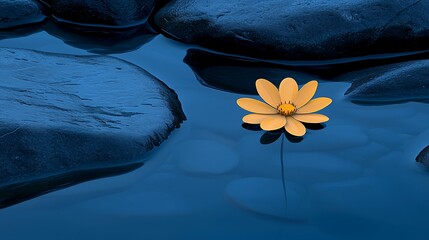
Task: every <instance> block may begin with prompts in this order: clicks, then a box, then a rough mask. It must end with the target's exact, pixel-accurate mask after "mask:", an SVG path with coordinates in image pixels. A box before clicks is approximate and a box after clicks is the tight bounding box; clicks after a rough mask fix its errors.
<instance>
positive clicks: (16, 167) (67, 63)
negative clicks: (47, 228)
mask: <svg viewBox="0 0 429 240" xmlns="http://www.w3.org/2000/svg"><path fill="white" fill-rule="evenodd" d="M0 58H1V61H0V106H1V112H0V187H4V186H7V185H10V184H19V183H23V182H29V181H30V182H31V181H34V180H38V179H43V178H48V177H52V176H58V175H61V174H66V173H68V174H69V173H71V172H74V171H83V170H85V171H87V170H94V169H103V168H111V167H117V166H124V165H127V164H131V163H136V162H141V161H143V160H142V159H143V157H144V156H145V153H146V152H148V151H149V150H151V149H152V148H153V147H154V146H157V145H159V144H160V143H161V142H162V141H163V140H164V139H166V138H167V136H168V135H169V133H170V131H172V130H173V129H174V128H175V127H178V126H179V124H180V123H181V122H182V121H183V120H184V119H185V116H184V114H183V112H182V109H181V105H180V102H179V100H178V98H177V95H176V94H175V93H174V92H173V91H172V90H171V89H170V88H168V87H167V86H166V85H165V84H164V83H162V82H161V81H159V80H158V79H156V78H155V77H153V76H152V75H150V74H149V73H147V72H146V71H144V70H143V69H141V68H139V67H137V66H135V65H133V64H130V63H128V62H125V61H122V60H119V59H116V58H112V57H104V56H73V55H60V54H52V53H43V52H36V51H29V50H20V49H7V48H0ZM69 177H70V175H69ZM0 200H1V199H0Z"/></svg>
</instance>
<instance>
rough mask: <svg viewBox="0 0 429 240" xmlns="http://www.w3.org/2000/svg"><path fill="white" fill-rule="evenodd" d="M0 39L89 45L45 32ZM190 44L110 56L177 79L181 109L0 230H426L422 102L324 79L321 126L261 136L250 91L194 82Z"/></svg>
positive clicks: (218, 233)
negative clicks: (116, 166)
mask: <svg viewBox="0 0 429 240" xmlns="http://www.w3.org/2000/svg"><path fill="white" fill-rule="evenodd" d="M0 47H17V48H27V49H34V50H41V51H47V52H56V53H69V54H88V53H87V52H86V51H84V50H81V49H77V48H73V47H70V46H68V45H66V44H64V43H63V42H62V41H61V40H59V39H57V38H54V37H52V36H50V35H48V34H47V33H45V32H40V33H37V34H33V35H30V36H27V37H23V38H15V39H6V40H0ZM189 47H190V46H187V45H183V44H180V43H177V42H174V41H172V40H169V39H166V38H164V37H162V36H157V37H155V38H154V39H153V40H152V41H150V42H149V43H147V44H146V45H144V46H143V47H141V48H140V49H137V50H135V51H132V52H128V53H124V54H116V55H114V56H116V57H119V58H121V59H125V60H127V61H129V62H132V63H134V64H136V65H139V66H141V67H142V68H144V69H146V70H147V71H149V72H150V73H151V74H153V75H154V76H156V77H157V78H159V79H160V80H162V81H163V82H165V83H166V84H167V85H168V86H170V87H171V88H172V89H174V90H175V91H176V92H177V94H178V96H179V99H180V101H181V102H182V106H183V109H184V112H185V113H186V115H187V118H188V120H187V121H186V122H184V123H183V125H182V127H181V128H180V129H176V130H175V131H173V133H172V134H171V136H170V137H169V139H168V140H167V141H165V142H164V143H163V144H162V145H161V146H160V147H158V148H156V149H155V150H153V151H152V152H151V153H150V154H149V156H148V157H147V158H148V161H147V163H146V164H145V165H144V166H143V167H141V168H139V169H137V170H136V171H133V172H131V173H128V174H124V175H120V176H116V177H110V178H104V179H98V180H94V181H90V182H86V183H82V184H79V185H76V186H73V187H70V188H67V189H63V190H60V191H56V192H53V193H49V194H46V195H44V196H41V197H38V198H35V199H32V200H29V201H26V202H24V203H21V204H18V205H15V206H12V207H9V208H6V209H2V210H0V234H1V239H380V238H383V239H385V238H386V239H404V238H408V239H427V236H428V234H429V229H428V228H427V220H428V219H429V207H428V206H427V205H428V204H429V191H427V189H426V185H427V183H428V182H429V171H427V170H425V169H424V168H421V167H420V166H418V165H417V164H416V163H415V157H416V156H417V154H418V153H419V151H420V150H421V149H422V148H424V147H425V146H427V145H428V144H429V141H428V139H429V130H428V127H429V123H428V122H427V119H429V105H427V104H424V103H403V104H392V105H385V106H360V105H356V104H353V103H350V102H349V101H348V100H347V99H345V98H344V96H343V94H344V92H345V91H346V89H347V88H348V87H349V85H350V84H349V83H343V82H322V83H320V85H319V86H320V87H319V90H318V93H317V94H318V95H319V96H328V97H331V98H332V99H333V104H332V105H331V106H329V107H328V108H327V109H325V110H323V113H325V114H326V115H328V116H329V117H330V119H331V120H330V121H329V122H328V123H327V124H326V126H325V128H324V129H321V130H309V132H308V134H307V135H305V137H304V139H303V140H302V141H300V142H298V143H294V142H290V141H288V140H284V142H283V144H282V138H283V137H280V139H278V140H277V141H274V142H273V143H271V144H261V143H260V141H261V136H263V134H264V132H262V131H251V130H247V129H245V128H243V127H242V126H241V118H242V117H243V116H244V114H245V111H243V110H241V109H239V108H238V107H237V106H236V104H235V101H236V99H237V98H239V97H244V96H246V95H241V94H235V93H229V92H224V91H220V90H215V89H211V88H208V87H205V86H203V85H201V84H200V83H199V82H198V81H197V79H196V77H195V75H194V73H193V72H192V71H191V69H190V68H189V67H188V66H187V65H186V64H185V63H183V58H184V57H185V55H186V50H187V49H188V48H189ZM287 76H291V75H290V74H289V73H288V72H286V71H285V73H284V77H287ZM46 77H49V76H46ZM291 77H296V78H300V80H301V82H303V81H304V82H306V81H309V80H311V77H310V76H306V75H305V74H301V75H300V76H293V75H292V76H291ZM307 78H308V79H307ZM319 80H323V79H319ZM231 81H234V79H231ZM251 81H253V80H251ZM124 84H127V80H126V79H124ZM282 152H283V163H284V168H283V170H284V179H285V186H284V188H283V185H282V178H281V176H282V175H281V174H282V171H281V170H282V168H281V166H282V165H281V160H282V159H281V156H282V155H281V154H282ZM284 189H285V192H284Z"/></svg>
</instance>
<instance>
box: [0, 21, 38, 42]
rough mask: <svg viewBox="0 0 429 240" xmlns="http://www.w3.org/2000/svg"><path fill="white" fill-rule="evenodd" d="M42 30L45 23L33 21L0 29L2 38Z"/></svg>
mask: <svg viewBox="0 0 429 240" xmlns="http://www.w3.org/2000/svg"><path fill="white" fill-rule="evenodd" d="M41 31H43V23H33V24H26V25H23V26H18V27H13V28H6V29H0V40H2V39H7V38H17V37H25V36H28V35H31V34H34V33H38V32H41Z"/></svg>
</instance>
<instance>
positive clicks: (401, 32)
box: [154, 0, 429, 60]
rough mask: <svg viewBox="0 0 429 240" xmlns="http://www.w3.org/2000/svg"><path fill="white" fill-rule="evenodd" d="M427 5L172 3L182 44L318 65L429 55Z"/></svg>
mask: <svg viewBox="0 0 429 240" xmlns="http://www.w3.org/2000/svg"><path fill="white" fill-rule="evenodd" d="M428 9H429V0H418V1H416V0H413V1H412V0H392V1H385V0H305V1H304V0H290V1H283V0H268V1H260V2H255V1H253V0H236V1H226V0H220V1H211V0H172V1H171V2H169V3H168V4H167V5H166V6H165V7H163V8H162V9H161V10H160V11H159V12H158V13H157V15H156V16H155V19H154V20H155V23H156V25H157V26H158V27H159V28H160V29H161V30H162V31H163V33H164V34H166V35H168V36H170V37H172V38H175V39H177V40H179V41H182V42H185V43H192V44H200V45H202V46H205V47H209V48H214V49H216V50H220V51H225V52H231V53H238V54H243V55H249V56H252V57H259V58H280V59H289V60H321V59H334V58H344V57H355V56H364V55H368V54H380V53H392V52H395V53H396V52H403V51H415V50H422V49H427V48H429V44H428V43H429V12H428Z"/></svg>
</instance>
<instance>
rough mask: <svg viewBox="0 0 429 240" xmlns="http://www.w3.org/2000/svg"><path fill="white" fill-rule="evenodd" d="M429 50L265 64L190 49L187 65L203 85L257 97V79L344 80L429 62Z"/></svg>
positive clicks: (253, 60)
mask: <svg viewBox="0 0 429 240" xmlns="http://www.w3.org/2000/svg"><path fill="white" fill-rule="evenodd" d="M428 58H429V51H422V52H415V53H403V54H396V55H395V54H390V55H385V56H380V57H378V58H375V57H374V56H367V57H361V58H356V59H353V60H354V61H346V60H338V61H329V62H327V61H308V62H301V63H300V62H295V63H292V62H284V63H282V62H280V61H263V60H258V59H251V58H245V57H240V56H232V55H223V54H219V53H214V52H209V51H205V50H201V49H193V48H191V49H189V50H188V51H187V54H186V56H185V58H184V60H183V61H184V62H185V63H186V64H187V65H189V67H190V68H191V69H192V70H193V72H194V74H195V76H196V78H197V79H198V81H199V82H201V84H203V85H205V86H207V87H211V88H214V89H219V90H223V91H228V92H234V93H240V94H256V89H255V80H256V79H258V78H266V79H269V80H270V81H271V82H273V83H274V84H275V85H278V84H279V83H280V82H281V80H282V79H283V78H285V77H293V78H295V79H296V80H297V82H298V84H303V83H306V82H308V81H309V80H311V79H309V77H310V78H312V79H318V80H321V79H323V80H328V81H345V80H344V79H343V78H341V77H340V76H341V75H343V74H346V73H349V72H353V71H357V70H362V69H366V68H370V67H375V66H381V65H385V64H390V63H397V62H403V61H409V60H419V59H428Z"/></svg>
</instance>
